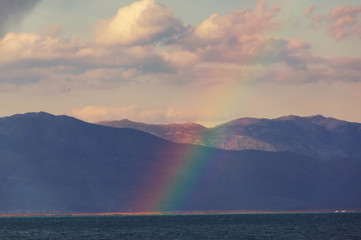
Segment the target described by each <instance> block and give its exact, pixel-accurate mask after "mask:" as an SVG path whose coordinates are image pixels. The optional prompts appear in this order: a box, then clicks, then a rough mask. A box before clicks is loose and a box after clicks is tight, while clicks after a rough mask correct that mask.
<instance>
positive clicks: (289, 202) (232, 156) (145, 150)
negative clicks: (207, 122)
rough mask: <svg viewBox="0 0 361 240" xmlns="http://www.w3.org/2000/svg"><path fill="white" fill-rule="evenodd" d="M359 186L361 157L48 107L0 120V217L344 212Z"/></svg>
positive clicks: (354, 202) (357, 202) (359, 200)
mask: <svg viewBox="0 0 361 240" xmlns="http://www.w3.org/2000/svg"><path fill="white" fill-rule="evenodd" d="M257 121H258V120H257ZM259 121H261V122H263V121H268V120H259ZM277 121H288V120H285V119H284V120H277ZM314 121H316V120H314ZM241 122H242V121H241ZM235 123H236V122H234V123H233V124H235ZM229 124H232V123H229ZM242 124H243V125H245V126H247V124H245V123H244V120H243V123H242ZM242 124H241V125H242ZM236 125H239V123H237V124H236ZM291 126H293V125H291ZM328 126H329V127H330V128H334V127H335V125H332V124H328ZM218 129H219V128H218ZM292 129H293V128H292ZM360 184H361V160H360V159H351V158H350V159H342V160H329V161H322V160H317V159H314V158H309V157H304V156H302V155H298V154H294V153H288V152H263V151H225V150H221V149H214V148H208V147H202V146H195V145H189V144H178V143H172V142H169V141H166V140H163V139H161V138H158V137H155V136H153V135H150V134H148V133H144V132H141V131H137V130H134V129H117V128H110V127H104V126H99V125H95V124H89V123H85V122H82V121H79V120H77V119H74V118H71V117H67V116H53V115H50V114H47V113H29V114H24V115H14V116H11V117H5V118H0V213H26V212H30V213H39V212H43V213H44V212H47V213H49V212H117V211H154V210H173V211H174V210H178V211H181V210H296V209H333V208H335V209H349V208H361V191H360V189H359V188H360ZM169 192H170V193H172V192H173V193H174V194H168V195H169V199H168V198H165V197H166V196H168V195H167V194H166V193H169ZM163 198H164V199H163ZM152 202H153V204H151V203H152ZM154 203H158V204H154ZM155 206H157V208H155Z"/></svg>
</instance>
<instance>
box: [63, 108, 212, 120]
mask: <svg viewBox="0 0 361 240" xmlns="http://www.w3.org/2000/svg"><path fill="white" fill-rule="evenodd" d="M70 115H71V116H74V117H76V118H79V119H82V120H84V121H88V122H99V121H105V120H121V119H130V120H132V121H138V122H148V123H170V122H189V121H201V120H202V121H207V120H214V119H215V117H219V116H218V115H217V114H216V113H214V112H212V111H194V110H190V109H186V108H178V107H154V106H153V107H152V106H141V105H140V104H130V105H127V106H123V107H105V106H86V107H83V108H79V109H73V110H72V111H71V113H70Z"/></svg>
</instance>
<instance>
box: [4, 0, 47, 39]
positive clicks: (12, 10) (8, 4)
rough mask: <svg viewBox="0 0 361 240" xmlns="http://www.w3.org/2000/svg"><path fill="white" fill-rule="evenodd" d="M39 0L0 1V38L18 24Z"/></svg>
mask: <svg viewBox="0 0 361 240" xmlns="http://www.w3.org/2000/svg"><path fill="white" fill-rule="evenodd" d="M39 2H40V0H26V1H24V0H1V1H0V36H1V35H2V34H4V33H5V31H6V30H7V29H8V28H9V27H10V26H11V25H13V24H17V23H19V22H20V21H21V20H22V19H23V18H24V16H25V15H26V14H27V13H28V12H30V11H31V10H32V9H33V8H34V7H35V6H36V5H37V4H38V3H39Z"/></svg>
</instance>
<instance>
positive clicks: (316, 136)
mask: <svg viewBox="0 0 361 240" xmlns="http://www.w3.org/2000/svg"><path fill="white" fill-rule="evenodd" d="M99 124H101V125H104V126H109V127H117V128H134V129H138V130H141V131H145V132H148V133H151V134H154V135H156V136H159V137H162V138H164V139H167V140H169V141H173V142H182V143H194V144H199V145H204V146H209V147H216V148H221V149H227V150H264V151H290V152H294V153H299V154H302V155H307V156H312V157H316V158H321V159H338V158H345V157H361V124H359V123H351V122H346V121H341V120H337V119H334V118H325V117H323V116H320V115H318V116H311V117H298V116H287V117H281V118H276V119H257V118H240V119H237V120H234V121H231V122H228V123H225V124H222V125H219V126H216V127H214V128H208V129H207V128H204V127H202V126H200V125H196V124H191V123H187V124H167V125H166V124H165V125H150V124H142V123H135V122H131V121H128V120H121V121H108V122H100V123H99Z"/></svg>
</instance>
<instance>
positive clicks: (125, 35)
mask: <svg viewBox="0 0 361 240" xmlns="http://www.w3.org/2000/svg"><path fill="white" fill-rule="evenodd" d="M183 30H184V27H183V25H182V23H181V21H180V20H179V19H177V18H175V17H174V16H173V15H172V10H171V9H170V8H167V7H165V6H164V5H162V4H160V3H157V2H156V1H155V0H141V1H138V2H134V3H132V4H131V5H129V6H125V7H122V8H120V9H119V10H118V13H117V15H116V16H115V17H113V18H111V19H107V20H101V21H99V23H98V25H97V27H96V29H95V33H94V38H95V41H96V42H97V43H99V44H106V45H135V44H136V45H142V44H149V43H152V42H155V41H159V40H163V41H164V40H167V39H171V38H173V37H174V36H176V35H177V34H179V33H180V32H181V31H183Z"/></svg>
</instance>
